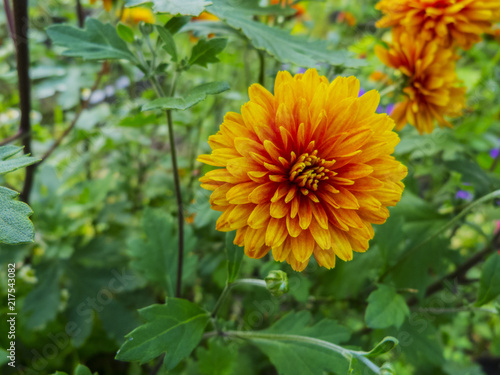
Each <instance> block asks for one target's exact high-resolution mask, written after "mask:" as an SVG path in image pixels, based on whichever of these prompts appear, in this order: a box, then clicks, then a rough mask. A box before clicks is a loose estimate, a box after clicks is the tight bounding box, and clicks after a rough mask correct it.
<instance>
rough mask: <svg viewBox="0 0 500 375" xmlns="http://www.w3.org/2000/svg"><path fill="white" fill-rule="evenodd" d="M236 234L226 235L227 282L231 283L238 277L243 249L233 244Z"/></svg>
mask: <svg viewBox="0 0 500 375" xmlns="http://www.w3.org/2000/svg"><path fill="white" fill-rule="evenodd" d="M235 234H236V233H226V256H227V282H228V283H232V282H233V281H234V280H236V277H238V273H239V272H240V265H241V261H242V260H243V254H244V252H243V249H242V248H241V247H239V246H238V245H235V244H234V243H233V241H234V236H235Z"/></svg>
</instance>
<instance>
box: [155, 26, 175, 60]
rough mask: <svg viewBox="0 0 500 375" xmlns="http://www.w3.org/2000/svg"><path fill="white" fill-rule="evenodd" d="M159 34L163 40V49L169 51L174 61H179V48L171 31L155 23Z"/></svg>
mask: <svg viewBox="0 0 500 375" xmlns="http://www.w3.org/2000/svg"><path fill="white" fill-rule="evenodd" d="M155 27H156V30H157V31H158V34H160V38H161V40H162V41H163V49H164V50H165V51H167V53H168V54H169V55H170V56H172V60H173V61H177V48H176V47H175V40H174V37H173V36H172V34H171V33H170V31H168V30H167V29H166V28H165V27H162V26H159V25H155Z"/></svg>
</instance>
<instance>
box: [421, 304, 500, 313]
mask: <svg viewBox="0 0 500 375" xmlns="http://www.w3.org/2000/svg"><path fill="white" fill-rule="evenodd" d="M412 311H414V312H419V313H431V314H454V313H457V312H463V311H469V312H471V311H480V312H486V313H490V314H498V311H497V310H496V309H489V308H487V307H475V306H462V307H451V308H443V309H433V308H419V309H414V310H412Z"/></svg>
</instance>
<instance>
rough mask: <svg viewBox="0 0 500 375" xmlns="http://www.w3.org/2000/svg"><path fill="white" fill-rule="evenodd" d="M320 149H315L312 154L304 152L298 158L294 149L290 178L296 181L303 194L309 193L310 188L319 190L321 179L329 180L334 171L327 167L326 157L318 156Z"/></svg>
mask: <svg viewBox="0 0 500 375" xmlns="http://www.w3.org/2000/svg"><path fill="white" fill-rule="evenodd" d="M317 153H318V150H314V151H313V152H312V153H311V154H309V153H304V154H302V155H300V156H299V157H298V158H297V156H296V154H295V152H293V151H292V153H291V156H292V159H291V164H292V167H291V169H290V172H289V180H290V181H291V182H295V183H296V184H297V185H298V186H299V187H300V188H301V189H300V191H301V192H302V194H304V195H307V194H309V190H313V191H316V190H318V184H319V182H320V181H324V180H328V179H329V177H330V175H331V174H332V172H331V171H330V170H329V169H328V168H325V166H324V165H325V163H327V161H326V160H325V159H322V158H319V157H318V156H316V155H317Z"/></svg>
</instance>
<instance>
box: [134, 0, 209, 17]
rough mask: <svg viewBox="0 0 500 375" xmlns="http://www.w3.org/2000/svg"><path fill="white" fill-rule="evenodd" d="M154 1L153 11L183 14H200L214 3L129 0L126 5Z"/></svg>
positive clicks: (199, 0)
mask: <svg viewBox="0 0 500 375" xmlns="http://www.w3.org/2000/svg"><path fill="white" fill-rule="evenodd" d="M145 3H153V12H155V13H170V14H172V15H174V16H175V15H176V14H182V15H184V16H198V15H200V13H201V12H203V11H204V10H205V7H206V6H208V5H210V4H212V2H211V1H207V0H127V1H126V6H127V7H132V6H136V5H139V4H145Z"/></svg>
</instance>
